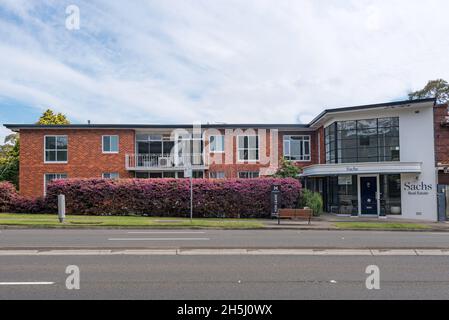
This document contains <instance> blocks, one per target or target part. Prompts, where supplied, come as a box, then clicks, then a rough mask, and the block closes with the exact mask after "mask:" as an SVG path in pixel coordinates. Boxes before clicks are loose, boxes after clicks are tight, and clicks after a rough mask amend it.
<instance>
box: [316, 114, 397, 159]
mask: <svg viewBox="0 0 449 320" xmlns="http://www.w3.org/2000/svg"><path fill="white" fill-rule="evenodd" d="M324 133H325V149H326V162H327V163H349V162H378V161H399V160H400V159H399V118H398V117H391V118H379V119H363V120H351V121H339V122H334V123H333V124H331V125H329V126H328V127H326V128H325V129H324Z"/></svg>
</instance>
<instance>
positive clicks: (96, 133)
mask: <svg viewBox="0 0 449 320" xmlns="http://www.w3.org/2000/svg"><path fill="white" fill-rule="evenodd" d="M218 132H219V133H220V134H225V152H223V153H217V154H212V153H208V150H209V149H208V142H209V139H208V136H206V137H205V151H206V154H208V155H209V160H211V159H212V157H215V159H220V160H221V161H218V163H212V162H209V163H211V164H210V166H209V169H208V170H206V171H205V177H209V172H213V171H215V172H218V171H221V172H224V173H225V177H226V178H237V177H238V173H239V172H241V171H257V172H260V174H261V175H264V174H270V172H271V173H274V172H275V170H276V169H277V167H276V166H273V163H270V162H269V161H270V156H271V150H272V147H273V146H272V142H271V138H270V134H271V131H270V130H265V131H264V130H259V131H258V132H257V134H258V135H259V152H260V154H259V158H260V160H261V161H257V162H240V161H239V160H238V156H237V154H238V151H237V150H238V144H237V136H238V135H239V134H246V133H243V131H238V130H237V131H235V130H230V131H228V130H224V129H223V130H222V129H220V130H218ZM239 132H242V133H239ZM229 133H232V134H231V135H230V136H227V135H228V134H229ZM46 135H66V136H67V137H68V162H67V163H66V164H65V163H64V164H61V163H45V161H44V140H45V136H46ZM104 135H118V136H119V152H118V153H115V154H107V153H103V152H102V136H104ZM284 135H310V148H311V150H310V152H311V159H310V161H301V162H295V164H296V165H298V166H300V167H304V166H308V165H311V164H315V163H318V161H319V158H320V155H319V154H318V149H319V148H318V143H317V142H318V134H317V132H315V131H300V130H298V131H279V132H278V138H277V143H278V146H277V152H278V154H277V156H278V160H280V159H281V158H282V156H283V138H284ZM322 139H323V137H322V135H321V136H320V138H319V140H322ZM20 142H21V143H20V192H21V194H23V195H24V196H30V197H31V196H32V197H35V196H42V195H43V194H44V184H45V181H44V180H45V174H66V175H67V177H68V178H101V177H102V174H103V173H111V172H114V173H118V174H119V175H120V178H131V177H134V172H133V171H128V170H126V166H125V161H126V160H125V159H126V154H134V153H135V130H132V129H123V130H115V129H23V130H21V131H20ZM323 148H324V147H321V150H320V151H321V152H320V153H322V152H323ZM273 156H274V155H273ZM229 160H230V162H229ZM321 161H323V158H322V157H321ZM226 163H231V164H226ZM266 169H269V170H268V171H266ZM264 170H265V171H264Z"/></svg>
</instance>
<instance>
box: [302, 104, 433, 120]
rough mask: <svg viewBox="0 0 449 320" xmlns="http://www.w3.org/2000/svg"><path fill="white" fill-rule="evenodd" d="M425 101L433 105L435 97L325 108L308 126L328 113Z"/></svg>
mask: <svg viewBox="0 0 449 320" xmlns="http://www.w3.org/2000/svg"><path fill="white" fill-rule="evenodd" d="M426 102H433V104H434V105H435V103H436V98H426V99H416V100H401V101H393V102H383V103H375V104H366V105H360V106H352V107H338V108H331V109H325V110H324V111H322V112H321V113H320V114H319V115H317V116H316V117H315V118H314V119H313V120H312V121H310V122H309V126H312V125H313V124H314V123H316V122H317V121H318V120H320V119H321V118H322V117H324V116H325V115H326V114H328V113H337V112H348V111H359V110H368V109H375V108H385V107H395V106H399V107H400V106H407V105H410V104H419V103H426Z"/></svg>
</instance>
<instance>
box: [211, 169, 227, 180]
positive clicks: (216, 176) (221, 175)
mask: <svg viewBox="0 0 449 320" xmlns="http://www.w3.org/2000/svg"><path fill="white" fill-rule="evenodd" d="M209 178H210V179H224V178H225V173H224V171H210V172H209Z"/></svg>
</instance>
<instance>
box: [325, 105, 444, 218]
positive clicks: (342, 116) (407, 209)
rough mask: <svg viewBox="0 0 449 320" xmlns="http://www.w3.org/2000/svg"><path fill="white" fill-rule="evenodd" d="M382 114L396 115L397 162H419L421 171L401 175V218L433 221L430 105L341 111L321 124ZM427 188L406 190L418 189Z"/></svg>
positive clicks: (431, 109) (433, 199) (434, 180)
mask: <svg viewBox="0 0 449 320" xmlns="http://www.w3.org/2000/svg"><path fill="white" fill-rule="evenodd" d="M382 117H399V146H400V161H401V162H421V163H422V173H421V174H401V202H402V204H401V210H402V214H401V215H400V216H395V217H398V218H399V217H400V218H404V219H419V220H431V221H437V220H438V214H437V199H436V188H437V179H436V169H435V143H434V128H433V104H432V103H427V104H426V105H425V106H423V105H421V106H420V107H413V106H411V107H395V108H387V109H381V110H379V109H377V110H371V111H370V110H366V111H356V112H355V111H352V112H342V113H339V114H336V115H335V116H333V117H332V118H330V119H329V120H328V121H327V122H326V123H325V124H324V126H325V127H327V126H328V125H330V124H331V123H333V122H334V121H344V120H360V119H370V118H382ZM423 185H425V189H427V190H409V188H408V187H407V186H409V187H411V188H420V189H421V188H422V187H423Z"/></svg>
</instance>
